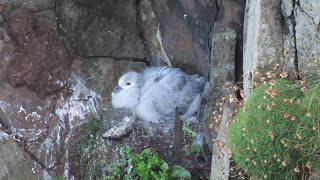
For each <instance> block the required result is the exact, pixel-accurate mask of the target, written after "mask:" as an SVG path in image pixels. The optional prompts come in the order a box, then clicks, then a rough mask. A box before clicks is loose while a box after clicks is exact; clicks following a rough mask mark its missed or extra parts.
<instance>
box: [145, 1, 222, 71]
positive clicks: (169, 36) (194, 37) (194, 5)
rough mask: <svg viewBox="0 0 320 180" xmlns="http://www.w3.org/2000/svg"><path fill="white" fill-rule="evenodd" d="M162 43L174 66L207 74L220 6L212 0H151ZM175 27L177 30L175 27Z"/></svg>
mask: <svg viewBox="0 0 320 180" xmlns="http://www.w3.org/2000/svg"><path fill="white" fill-rule="evenodd" d="M151 4H152V9H153V12H154V13H155V15H156V17H157V21H158V24H159V29H160V36H161V39H162V45H163V48H164V50H165V52H166V55H167V56H168V57H169V59H170V60H171V64H172V65H173V66H174V67H179V68H181V69H182V70H183V71H185V72H187V73H189V74H194V73H197V74H201V75H204V76H205V75H207V74H208V71H209V68H208V62H209V59H210V45H209V44H210V42H211V36H210V33H212V32H211V30H212V29H213V27H212V23H213V22H214V21H215V18H216V11H217V7H216V4H215V2H214V1H213V0H205V1H196V0H188V1H183V0H178V1H170V0H164V1H151ZM173 29H174V31H173Z"/></svg>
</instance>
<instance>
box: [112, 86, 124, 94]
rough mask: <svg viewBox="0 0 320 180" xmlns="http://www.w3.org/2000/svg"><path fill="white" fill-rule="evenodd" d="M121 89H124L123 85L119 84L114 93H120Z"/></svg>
mask: <svg viewBox="0 0 320 180" xmlns="http://www.w3.org/2000/svg"><path fill="white" fill-rule="evenodd" d="M121 90H122V87H120V86H117V87H116V88H114V90H113V93H114V94H117V93H119V92H120V91H121Z"/></svg>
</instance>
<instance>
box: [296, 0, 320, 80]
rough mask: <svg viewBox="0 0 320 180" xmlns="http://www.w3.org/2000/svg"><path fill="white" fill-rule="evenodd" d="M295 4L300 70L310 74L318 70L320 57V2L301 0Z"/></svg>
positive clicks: (302, 73)
mask: <svg viewBox="0 0 320 180" xmlns="http://www.w3.org/2000/svg"><path fill="white" fill-rule="evenodd" d="M299 2H300V4H298V3H296V6H295V9H294V11H295V21H296V26H295V32H296V47H297V48H296V49H297V59H298V65H299V71H300V74H301V75H302V76H308V75H310V74H313V73H315V72H316V71H317V68H318V67H317V66H318V65H319V57H320V36H319V31H320V15H319V14H320V8H319V7H320V2H319V1H317V0H312V1H299Z"/></svg>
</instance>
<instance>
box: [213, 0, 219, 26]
mask: <svg viewBox="0 0 320 180" xmlns="http://www.w3.org/2000/svg"><path fill="white" fill-rule="evenodd" d="M218 1H220V5H221V0H214V3H215V6H216V8H217V12H216V15H215V22H217V21H218V19H219V13H220V5H219V2H218Z"/></svg>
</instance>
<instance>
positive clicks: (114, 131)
mask: <svg viewBox="0 0 320 180" xmlns="http://www.w3.org/2000/svg"><path fill="white" fill-rule="evenodd" d="M135 120H136V116H135V114H134V113H133V112H132V111H131V110H130V109H124V108H118V109H114V111H113V113H112V114H111V117H110V115H109V116H108V117H106V121H108V122H109V123H112V124H115V125H113V126H111V127H112V128H110V129H108V130H107V131H106V132H105V133H104V134H103V135H102V137H103V138H108V139H121V138H122V137H124V136H126V135H128V134H129V133H130V132H131V131H132V129H133V125H134V122H135Z"/></svg>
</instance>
